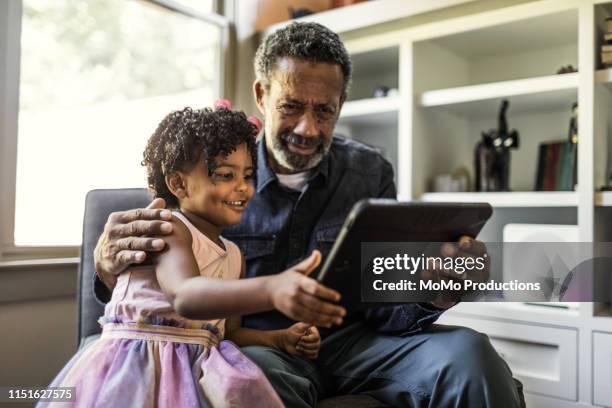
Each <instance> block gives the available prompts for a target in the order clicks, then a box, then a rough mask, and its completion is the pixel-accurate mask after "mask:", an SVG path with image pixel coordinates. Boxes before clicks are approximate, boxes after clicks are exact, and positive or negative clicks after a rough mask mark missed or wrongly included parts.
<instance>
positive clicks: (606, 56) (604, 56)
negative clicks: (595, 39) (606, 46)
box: [601, 52, 612, 65]
mask: <svg viewBox="0 0 612 408" xmlns="http://www.w3.org/2000/svg"><path fill="white" fill-rule="evenodd" d="M601 63H602V64H606V65H612V52H602V53H601Z"/></svg>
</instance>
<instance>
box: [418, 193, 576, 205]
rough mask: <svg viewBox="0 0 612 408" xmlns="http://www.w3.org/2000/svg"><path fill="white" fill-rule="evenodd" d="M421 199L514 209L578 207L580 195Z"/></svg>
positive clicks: (445, 195) (433, 196)
mask: <svg viewBox="0 0 612 408" xmlns="http://www.w3.org/2000/svg"><path fill="white" fill-rule="evenodd" d="M420 199H421V200H422V201H425V202H452V203H470V202H484V203H489V204H491V205H492V206H493V207H514V208H527V207H544V208H547V207H576V206H577V205H578V194H577V193H576V192H573V191H537V192H495V193H491V192H486V193H478V192H468V193H425V194H423V195H421V197H420Z"/></svg>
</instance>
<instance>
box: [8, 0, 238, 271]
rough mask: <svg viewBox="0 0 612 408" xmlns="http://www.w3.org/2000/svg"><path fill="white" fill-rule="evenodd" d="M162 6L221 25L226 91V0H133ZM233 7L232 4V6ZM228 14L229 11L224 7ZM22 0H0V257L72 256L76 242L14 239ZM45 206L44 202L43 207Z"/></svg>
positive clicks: (219, 86) (220, 70) (219, 83)
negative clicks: (190, 0)
mask: <svg viewBox="0 0 612 408" xmlns="http://www.w3.org/2000/svg"><path fill="white" fill-rule="evenodd" d="M135 1H140V2H143V3H150V4H152V5H155V6H158V7H162V8H164V9H166V10H168V11H170V12H175V13H179V14H182V15H185V16H188V17H192V18H195V19H198V20H201V21H204V22H206V23H209V24H213V25H215V26H217V27H218V28H219V29H220V30H221V35H220V42H219V50H218V51H219V62H218V64H217V67H216V70H217V72H216V75H215V78H216V80H215V85H214V87H213V89H214V92H215V95H216V96H217V97H218V96H219V95H225V94H227V91H228V83H229V81H228V75H227V73H228V67H229V65H230V64H229V63H228V60H229V57H230V55H231V49H230V47H231V46H232V44H231V41H230V20H229V19H228V18H227V17H226V16H224V15H222V14H220V12H222V11H224V10H225V9H226V8H228V6H229V5H228V4H227V3H226V1H227V0H226V1H222V0H213V8H214V10H213V12H212V13H202V12H199V11H197V10H194V9H192V8H190V7H188V6H185V5H183V4H181V3H180V2H178V1H174V0H135ZM230 8H231V7H230ZM225 14H226V15H229V13H225ZM22 16H23V0H11V1H0V61H2V62H3V63H2V64H1V65H0V262H3V261H13V260H29V259H45V258H71V257H76V256H78V253H79V249H80V246H59V245H58V246H17V245H15V239H14V238H15V237H14V231H15V203H16V182H17V139H18V135H19V132H18V123H19V81H20V63H21V23H22ZM43 208H44V207H43Z"/></svg>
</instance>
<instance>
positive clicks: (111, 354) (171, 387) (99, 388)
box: [38, 318, 283, 408]
mask: <svg viewBox="0 0 612 408" xmlns="http://www.w3.org/2000/svg"><path fill="white" fill-rule="evenodd" d="M216 331H217V329H216V327H214V326H211V327H208V328H203V329H186V328H182V327H177V323H176V322H173V321H166V320H164V319H161V318H160V319H158V321H157V322H155V324H151V323H150V322H148V323H147V324H140V323H138V324H136V323H122V322H120V321H117V322H107V323H105V324H104V326H103V333H102V336H101V338H100V339H98V340H97V341H95V342H94V343H92V344H91V345H89V346H88V347H86V348H84V349H82V350H80V351H79V352H78V353H77V354H76V355H75V356H74V357H73V358H72V359H71V360H70V361H69V362H68V364H67V365H66V366H65V367H64V368H63V369H62V371H61V372H60V373H59V374H58V375H57V377H56V378H55V379H54V380H53V382H52V383H51V384H50V387H75V400H74V401H72V402H69V403H65V402H63V403H62V402H40V403H39V404H38V406H39V407H101V408H102V407H104V408H107V407H151V408H152V407H159V408H178V407H198V408H199V407H209V406H212V407H253V406H257V407H282V406H283V404H282V402H281V400H280V398H279V397H278V395H277V394H276V392H275V391H274V389H273V388H272V386H271V385H270V383H269V382H268V380H267V379H266V377H265V375H264V374H263V372H262V371H261V369H260V368H259V367H257V365H255V363H253V362H252V361H251V360H249V359H248V358H247V357H246V356H245V355H244V354H243V353H242V352H241V351H240V349H239V348H238V347H237V346H236V345H235V344H233V343H232V342H229V341H221V342H219V341H218V339H217V333H216Z"/></svg>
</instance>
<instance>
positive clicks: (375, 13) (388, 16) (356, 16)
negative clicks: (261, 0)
mask: <svg viewBox="0 0 612 408" xmlns="http://www.w3.org/2000/svg"><path fill="white" fill-rule="evenodd" d="M472 1H474V0H428V1H397V0H377V1H367V2H363V3H359V4H354V5H351V6H346V7H340V8H336V9H331V10H327V11H323V12H320V13H316V14H312V15H310V16H306V17H302V18H298V19H296V20H289V21H285V22H282V23H279V24H275V25H273V26H271V27H269V28H267V29H266V30H265V31H264V34H265V35H268V34H270V33H271V32H273V31H275V30H277V29H278V28H280V27H283V26H285V25H287V24H289V23H291V22H292V21H314V22H317V23H319V24H323V25H324V26H326V27H328V28H329V29H331V30H332V31H334V32H336V33H343V32H346V31H351V30H357V29H360V28H366V27H371V26H373V25H376V24H381V23H388V22H390V21H394V20H399V19H402V18H406V17H410V16H416V15H418V14H423V13H428V12H432V11H435V10H441V9H444V8H447V7H453V6H457V5H460V4H463V3H469V2H472ZM389 10H393V12H392V13H391V12H389Z"/></svg>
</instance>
